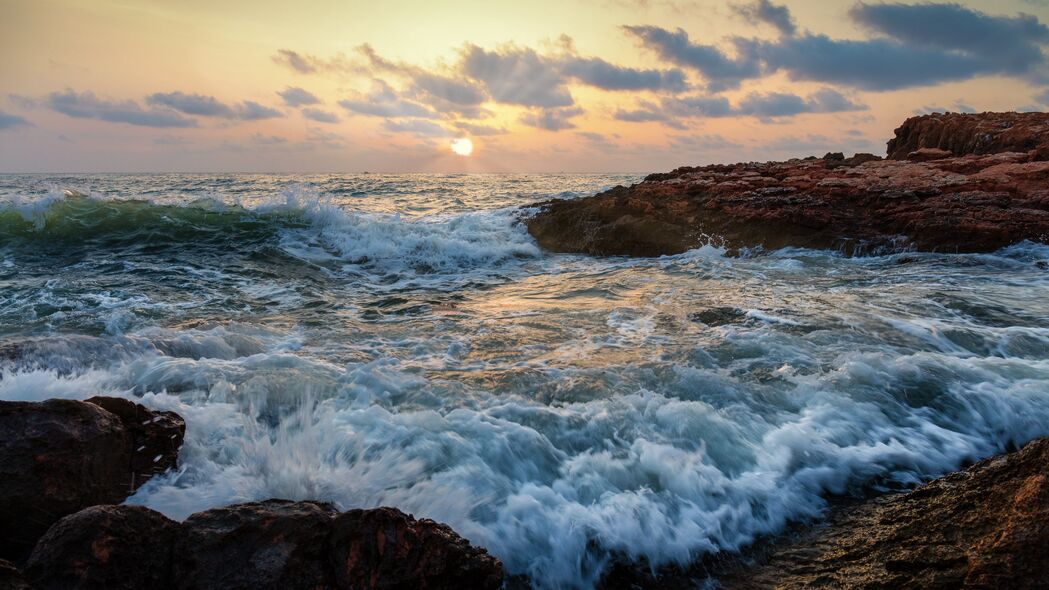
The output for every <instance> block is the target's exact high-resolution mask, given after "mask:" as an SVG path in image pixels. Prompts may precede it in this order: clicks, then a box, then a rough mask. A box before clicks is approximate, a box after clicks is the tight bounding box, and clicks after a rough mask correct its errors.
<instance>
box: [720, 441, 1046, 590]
mask: <svg viewBox="0 0 1049 590" xmlns="http://www.w3.org/2000/svg"><path fill="white" fill-rule="evenodd" d="M1046 580H1049V439H1040V440H1037V441H1034V442H1032V443H1030V444H1028V445H1027V446H1026V447H1024V448H1023V449H1022V450H1020V451H1018V452H1015V453H1010V454H1007V455H1003V456H1000V457H994V458H991V459H987V460H985V461H981V462H980V463H977V464H976V465H974V466H972V467H970V468H969V469H966V470H965V471H961V472H958V473H953V474H951V475H947V476H945V477H942V478H940V479H937V480H934V481H932V482H930V483H928V484H926V485H923V486H921V487H919V488H918V489H916V490H914V491H913V492H910V493H907V494H899V495H891V496H883V497H881V498H878V499H875V500H872V501H869V502H866V503H862V504H859V505H858V506H852V507H849V508H845V509H841V510H839V511H836V512H833V513H832V514H831V517H830V519H829V520H828V521H827V522H826V523H824V524H821V525H819V526H817V527H815V528H812V529H809V530H807V531H805V532H803V533H802V534H801V535H800V537H798V538H797V539H795V540H793V541H790V542H786V543H783V544H781V545H778V546H777V547H775V548H774V549H773V550H772V551H771V553H770V555H769V557H768V558H767V559H766V560H765V563H764V564H762V565H760V566H758V567H756V568H755V569H751V570H744V571H742V572H740V573H737V574H734V575H730V576H727V577H725V578H723V579H722V584H723V585H724V586H725V587H726V588H729V589H732V588H736V589H758V588H855V589H871V590H873V589H889V588H926V589H937V588H942V589H944V590H946V589H948V588H952V589H953V588H973V589H975V588H986V589H993V588H1012V589H1016V590H1023V589H1026V588H1030V589H1032V590H1033V589H1035V588H1044V587H1045V583H1046Z"/></svg>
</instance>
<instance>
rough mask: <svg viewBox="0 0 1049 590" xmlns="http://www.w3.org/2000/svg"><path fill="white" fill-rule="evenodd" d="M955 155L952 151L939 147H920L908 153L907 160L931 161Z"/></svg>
mask: <svg viewBox="0 0 1049 590" xmlns="http://www.w3.org/2000/svg"><path fill="white" fill-rule="evenodd" d="M953 155H954V154H952V153H951V152H949V151H947V150H941V149H939V148H918V149H916V150H914V151H913V152H911V153H909V154H907V160H908V161H910V162H931V161H933V160H943V159H945V158H950V157H951V156H953Z"/></svg>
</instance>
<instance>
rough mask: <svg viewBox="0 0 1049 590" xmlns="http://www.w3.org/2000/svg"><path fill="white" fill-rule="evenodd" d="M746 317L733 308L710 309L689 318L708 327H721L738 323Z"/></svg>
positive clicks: (739, 310) (743, 312) (744, 313)
mask: <svg viewBox="0 0 1049 590" xmlns="http://www.w3.org/2000/svg"><path fill="white" fill-rule="evenodd" d="M746 316H747V312H745V311H743V310H742V309H736V308H735V307H711V308H710V309H704V310H703V311H697V312H696V313H693V314H692V315H690V316H689V319H691V320H692V321H694V322H702V323H704V324H706V325H708V326H723V325H725V324H731V323H734V322H739V321H741V320H742V319H743V318H745V317H746Z"/></svg>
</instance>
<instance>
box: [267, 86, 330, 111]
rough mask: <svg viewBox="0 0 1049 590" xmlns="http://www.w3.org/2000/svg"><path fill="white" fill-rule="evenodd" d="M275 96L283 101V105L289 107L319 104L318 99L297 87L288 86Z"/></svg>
mask: <svg viewBox="0 0 1049 590" xmlns="http://www.w3.org/2000/svg"><path fill="white" fill-rule="evenodd" d="M277 94H279V95H280V97H281V98H282V99H283V100H284V104H286V105H287V106H289V107H301V106H306V105H311V104H319V103H320V99H319V98H317V97H316V96H314V95H313V93H311V92H308V91H306V90H304V89H302V88H299V87H298V86H288V87H287V88H285V89H284V90H281V91H280V92H278V93H277Z"/></svg>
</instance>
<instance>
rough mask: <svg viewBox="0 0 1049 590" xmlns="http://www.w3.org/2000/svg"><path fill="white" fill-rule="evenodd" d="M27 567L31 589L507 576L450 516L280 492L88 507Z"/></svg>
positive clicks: (468, 580) (430, 584)
mask: <svg viewBox="0 0 1049 590" xmlns="http://www.w3.org/2000/svg"><path fill="white" fill-rule="evenodd" d="M12 569H13V568H12ZM16 573H17V571H16ZM25 573H26V576H27V578H28V579H29V580H31V581H32V582H33V583H34V584H36V587H37V588H38V589H39V590H51V589H53V588H54V589H58V588H81V589H82V590H92V589H95V588H98V589H100V590H101V589H106V590H120V589H124V588H127V589H132V588H151V589H152V590H176V589H185V590H189V589H201V588H223V589H224V590H234V589H245V590H246V589H251V590H265V589H274V590H285V589H288V590H295V589H300V588H301V589H304V590H307V589H308V590H325V589H336V588H339V589H342V588H355V589H356V588H368V589H382V588H420V589H430V590H441V589H458V588H478V589H495V588H499V587H500V586H502V584H503V568H502V564H501V563H499V561H498V560H497V559H495V558H494V557H491V556H490V555H488V553H487V552H486V551H485V550H484V549H481V548H479V547H474V546H472V545H470V543H469V542H467V541H466V540H465V539H463V538H461V537H459V536H458V535H457V534H455V532H454V531H452V529H450V528H448V527H447V526H446V525H443V524H439V523H436V522H434V521H432V520H425V519H423V520H416V519H414V518H412V517H411V516H409V515H406V514H404V513H402V512H400V511H399V510H396V509H393V508H375V509H370V510H350V511H348V512H345V513H343V514H339V513H338V512H337V511H336V510H335V508H334V507H333V506H332V505H330V504H325V503H321V502H291V501H287V500H267V501H265V502H254V503H250V504H238V505H234V506H229V507H226V508H216V509H213V510H207V511H204V512H198V513H197V514H194V515H192V516H190V517H189V518H188V519H187V520H186V521H185V522H184V523H176V522H173V521H171V520H168V519H167V518H165V517H164V516H163V515H161V514H160V513H158V512H154V511H152V510H149V509H148V508H143V507H138V506H96V507H92V508H88V509H85V510H83V511H81V512H78V513H76V514H74V515H72V516H67V517H66V518H64V519H62V520H61V521H59V522H58V523H57V524H55V525H54V526H53V527H51V529H50V530H49V531H48V532H47V534H46V535H45V536H44V537H43V538H42V539H40V542H39V543H38V544H37V546H36V549H35V550H34V551H33V554H32V556H31V557H30V559H29V564H28V566H27V568H26V571H25ZM0 575H3V571H2V570H0ZM2 579H3V578H0V580H2Z"/></svg>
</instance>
